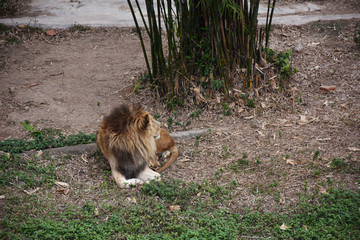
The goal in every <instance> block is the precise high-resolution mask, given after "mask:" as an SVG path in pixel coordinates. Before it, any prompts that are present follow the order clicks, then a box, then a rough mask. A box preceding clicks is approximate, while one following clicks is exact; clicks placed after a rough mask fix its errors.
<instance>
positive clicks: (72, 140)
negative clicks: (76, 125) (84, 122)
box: [0, 121, 96, 153]
mask: <svg viewBox="0 0 360 240" xmlns="http://www.w3.org/2000/svg"><path fill="white" fill-rule="evenodd" d="M21 125H22V126H23V127H24V129H25V130H27V131H28V132H29V133H30V134H31V136H32V139H30V140H25V139H7V140H5V141H2V142H0V150H1V151H4V152H8V153H21V152H25V151H29V150H32V149H36V150H41V149H47V148H57V147H64V146H71V145H78V144H87V143H94V142H96V134H95V133H92V134H85V133H82V132H80V133H78V134H76V135H69V136H64V135H63V134H62V133H61V131H60V130H56V129H49V128H45V129H42V130H40V131H37V130H36V129H35V128H34V126H32V125H31V124H30V123H29V122H28V121H25V122H21Z"/></svg>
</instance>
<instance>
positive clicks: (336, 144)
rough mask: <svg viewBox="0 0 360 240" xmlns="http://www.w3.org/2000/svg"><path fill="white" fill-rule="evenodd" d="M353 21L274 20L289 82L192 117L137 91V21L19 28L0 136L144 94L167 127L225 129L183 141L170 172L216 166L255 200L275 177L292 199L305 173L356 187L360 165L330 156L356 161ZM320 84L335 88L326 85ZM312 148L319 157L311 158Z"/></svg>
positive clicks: (0, 77)
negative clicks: (241, 164)
mask: <svg viewBox="0 0 360 240" xmlns="http://www.w3.org/2000/svg"><path fill="white" fill-rule="evenodd" d="M356 24H360V20H348V21H336V22H315V23H311V24H308V25H304V26H275V27H274V31H273V35H272V39H271V46H270V47H271V48H273V49H275V50H288V49H292V50H293V54H292V66H293V67H296V68H298V70H299V71H298V73H296V74H294V75H293V77H292V79H291V80H290V86H291V87H292V90H291V91H290V90H289V91H286V92H277V91H275V92H262V93H261V94H260V96H258V97H257V100H256V108H255V109H248V108H247V107H246V106H245V105H246V104H245V103H244V102H243V100H241V99H240V100H238V101H237V102H236V104H235V105H233V106H234V107H233V114H232V115H230V116H224V114H223V112H222V109H221V106H217V105H216V104H214V105H212V106H210V107H209V108H203V109H202V113H201V114H200V117H199V118H198V119H196V118H195V119H193V118H191V113H194V112H195V111H196V109H197V108H196V107H195V106H191V105H190V104H187V105H186V106H185V107H184V108H183V109H181V108H179V109H178V110H177V113H174V112H169V111H168V110H167V109H166V107H165V104H164V103H163V102H162V101H160V100H159V99H156V98H155V96H154V94H153V93H152V92H150V91H149V90H147V89H145V90H141V91H140V93H139V94H136V93H134V92H133V86H134V85H135V84H136V82H137V78H138V76H140V75H141V74H143V73H144V72H145V62H144V60H143V54H142V51H141V46H140V43H139V41H138V37H137V35H136V34H135V32H134V30H133V29H118V28H101V29H91V30H88V31H74V32H70V31H67V30H56V32H57V35H56V36H52V37H50V36H45V35H44V34H36V33H30V34H29V33H26V31H25V30H23V29H20V28H18V29H17V32H16V33H15V32H13V33H11V34H13V36H14V37H16V38H18V39H19V40H20V41H19V42H18V43H7V42H6V41H5V38H6V36H0V81H1V85H0V113H1V115H0V140H5V139H9V138H26V137H28V134H27V133H26V131H25V130H24V129H22V127H21V125H20V124H19V122H20V121H24V120H29V121H30V122H31V123H32V124H33V125H34V126H35V127H36V128H37V129H41V128H55V129H61V130H62V131H63V132H64V133H66V134H73V133H77V132H79V131H82V132H85V133H93V132H95V131H96V129H97V125H98V124H99V121H100V119H101V117H102V116H103V115H104V114H107V113H109V111H110V109H111V108H112V107H114V106H116V105H118V104H121V103H127V102H130V103H131V102H141V103H142V104H143V105H144V106H145V108H146V110H148V111H149V112H151V113H152V114H160V121H161V122H162V123H163V125H164V127H166V128H168V130H169V131H170V132H173V131H179V130H183V128H182V127H181V126H178V125H176V124H173V125H172V126H171V127H168V124H167V122H168V119H169V118H173V119H174V123H175V122H180V123H185V122H187V121H189V120H190V121H191V124H190V125H189V126H188V127H187V129H199V128H209V127H218V126H221V127H228V128H229V130H224V131H217V132H210V133H209V134H207V135H204V136H201V137H200V138H199V139H191V140H182V141H179V142H178V145H179V148H180V156H179V159H178V161H177V162H176V164H174V165H173V166H172V167H170V168H169V169H168V170H167V171H166V172H165V175H166V176H168V177H174V178H176V179H181V180H184V181H202V180H205V179H210V178H213V177H214V175H216V174H219V173H220V174H222V175H223V177H224V178H226V179H232V180H235V181H236V182H237V183H238V186H239V187H238V191H236V193H234V194H237V195H238V196H236V197H237V199H242V201H244V202H246V203H253V204H259V203H255V198H256V194H255V193H256V192H259V191H261V189H262V185H263V184H264V183H268V182H272V181H274V179H276V181H278V182H279V183H280V184H279V185H280V186H281V194H280V195H281V196H280V198H281V199H284V200H281V199H280V201H285V199H286V200H289V201H291V199H294V198H296V193H297V192H298V191H299V189H301V188H302V187H303V186H304V181H306V184H308V187H309V188H310V189H311V188H314V189H315V188H317V190H319V183H323V182H326V181H327V179H329V178H331V179H332V181H334V185H335V186H343V187H347V188H350V189H359V179H360V178H359V174H358V173H354V172H353V171H346V172H341V171H335V172H334V171H326V169H327V168H329V167H330V163H331V161H332V160H333V159H334V158H342V159H344V161H345V162H347V163H349V164H350V163H351V164H359V161H360V152H359V148H360V49H359V47H358V46H356V44H355V43H354V40H353V35H354V29H355V26H356ZM321 85H335V86H336V89H335V91H332V92H324V91H322V90H320V86H321ZM316 152H318V154H319V157H314V156H315V155H316V154H315V153H316ZM244 154H246V155H247V158H246V159H248V168H247V170H246V171H245V172H241V173H239V172H236V171H224V172H222V170H221V169H231V168H233V167H234V166H235V165H236V162H237V159H239V158H244V157H243V155H244ZM77 161H78V164H79V166H80V167H84V166H82V164H83V163H82V160H81V159H80V158H76V157H75V160H74V163H73V164H75V165H74V166H78V164H77V163H76V162H77ZM80 163H81V164H80ZM234 164H235V165H234ZM320 169H321V173H320V174H317V173H316V171H320ZM324 169H325V170H324ZM219 171H220V172H219ZM285 173H286V174H285ZM89 181H92V180H91V179H90V178H89ZM320 188H321V184H320ZM320 190H321V189H320ZM235 199H236V198H235ZM274 201H275V200H274V198H266V199H265V200H264V202H262V203H261V204H265V205H266V204H267V203H268V206H269V208H271V206H273V203H274Z"/></svg>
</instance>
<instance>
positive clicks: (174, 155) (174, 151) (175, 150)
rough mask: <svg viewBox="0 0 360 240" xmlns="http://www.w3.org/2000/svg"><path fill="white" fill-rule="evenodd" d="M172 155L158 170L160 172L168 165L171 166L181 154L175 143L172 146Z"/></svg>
mask: <svg viewBox="0 0 360 240" xmlns="http://www.w3.org/2000/svg"><path fill="white" fill-rule="evenodd" d="M170 152H171V156H170V158H169V161H167V162H166V163H165V164H164V165H163V166H162V167H161V168H159V169H158V170H156V171H157V172H158V173H161V172H163V171H165V170H166V169H167V168H168V167H170V166H171V165H172V164H173V163H174V162H175V161H176V159H177V157H178V156H179V150H178V148H177V146H176V145H174V146H173V147H172V148H170Z"/></svg>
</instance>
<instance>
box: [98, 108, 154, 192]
mask: <svg viewBox="0 0 360 240" xmlns="http://www.w3.org/2000/svg"><path fill="white" fill-rule="evenodd" d="M159 136H160V123H159V122H158V121H156V120H155V119H154V118H153V117H152V116H151V115H150V114H149V113H148V112H145V111H144V110H143V108H142V106H141V105H140V104H133V105H121V106H119V107H116V108H114V109H113V110H112V111H111V113H110V114H109V115H108V116H105V117H104V118H103V120H102V122H101V123H100V125H99V128H98V131H97V136H96V141H97V144H98V146H99V147H100V149H101V151H102V152H103V154H104V155H105V157H106V158H107V160H108V161H109V164H110V167H111V174H112V176H113V178H114V179H115V182H116V183H117V185H118V186H119V187H120V188H128V187H131V186H136V185H141V184H143V183H144V182H148V181H149V180H151V179H158V180H160V173H158V172H155V171H153V170H151V169H150V168H149V163H150V161H152V162H153V161H155V160H156V159H157V156H156V138H159ZM160 139H161V138H160Z"/></svg>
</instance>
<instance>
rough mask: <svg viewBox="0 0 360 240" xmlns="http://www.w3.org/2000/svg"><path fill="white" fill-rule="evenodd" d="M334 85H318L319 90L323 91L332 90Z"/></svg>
mask: <svg viewBox="0 0 360 240" xmlns="http://www.w3.org/2000/svg"><path fill="white" fill-rule="evenodd" d="M335 88H336V86H320V90H322V91H325V92H331V91H334V90H335Z"/></svg>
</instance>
